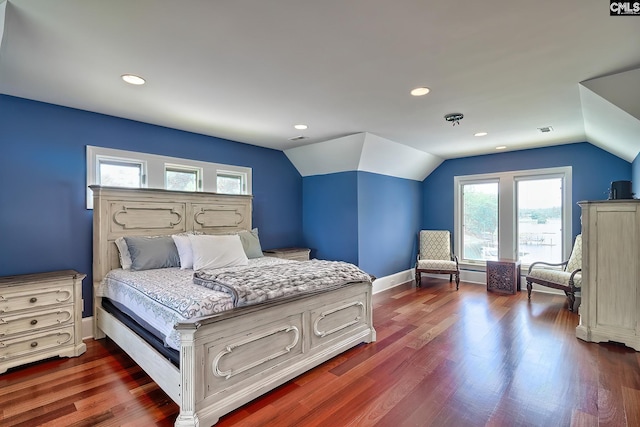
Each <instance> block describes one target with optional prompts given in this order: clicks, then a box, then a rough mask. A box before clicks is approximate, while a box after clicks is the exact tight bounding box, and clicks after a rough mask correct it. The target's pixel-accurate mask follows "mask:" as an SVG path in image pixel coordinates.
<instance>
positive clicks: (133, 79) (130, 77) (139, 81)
mask: <svg viewBox="0 0 640 427" xmlns="http://www.w3.org/2000/svg"><path fill="white" fill-rule="evenodd" d="M121 77H122V80H124V81H125V82H127V83H129V84H130V85H143V84H145V80H144V79H143V78H142V77H140V76H136V75H135V74H123V75H122V76H121Z"/></svg>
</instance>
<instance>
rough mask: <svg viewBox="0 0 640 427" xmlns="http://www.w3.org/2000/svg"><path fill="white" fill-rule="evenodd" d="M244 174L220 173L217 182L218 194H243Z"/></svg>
mask: <svg viewBox="0 0 640 427" xmlns="http://www.w3.org/2000/svg"><path fill="white" fill-rule="evenodd" d="M243 181H244V180H243V177H242V174H237V173H236V174H234V173H233V172H224V171H223V172H219V173H218V181H217V192H218V193H224V194H242V185H243V184H242V183H243Z"/></svg>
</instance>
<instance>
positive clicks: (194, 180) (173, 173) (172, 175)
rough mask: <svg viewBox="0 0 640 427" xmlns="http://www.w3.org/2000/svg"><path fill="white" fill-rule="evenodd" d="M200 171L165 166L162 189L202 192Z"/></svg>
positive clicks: (198, 169)
mask: <svg viewBox="0 0 640 427" xmlns="http://www.w3.org/2000/svg"><path fill="white" fill-rule="evenodd" d="M201 176H202V169H200V168H190V167H186V166H180V165H170V164H167V165H165V169H164V188H166V189H167V190H176V191H202V178H201Z"/></svg>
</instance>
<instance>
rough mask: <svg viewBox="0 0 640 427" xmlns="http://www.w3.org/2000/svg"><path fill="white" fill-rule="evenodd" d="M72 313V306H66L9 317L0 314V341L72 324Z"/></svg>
mask: <svg viewBox="0 0 640 427" xmlns="http://www.w3.org/2000/svg"><path fill="white" fill-rule="evenodd" d="M73 313H74V311H73V306H72V305H67V306H63V307H56V308H49V309H44V310H38V311H30V312H28V313H20V314H14V315H10V316H7V315H2V314H0V339H1V338H3V337H6V336H8V335H13V334H20V333H23V332H32V331H38V330H40V329H44V328H49V327H52V326H62V325H65V324H68V323H72V322H73Z"/></svg>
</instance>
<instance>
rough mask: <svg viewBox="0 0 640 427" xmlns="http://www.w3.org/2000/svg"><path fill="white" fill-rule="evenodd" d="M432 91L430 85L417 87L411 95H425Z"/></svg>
mask: <svg viewBox="0 0 640 427" xmlns="http://www.w3.org/2000/svg"><path fill="white" fill-rule="evenodd" d="M429 92H431V89H429V88H428V87H417V88H415V89H413V90H412V91H411V95H413V96H423V95H426V94H428V93H429Z"/></svg>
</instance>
